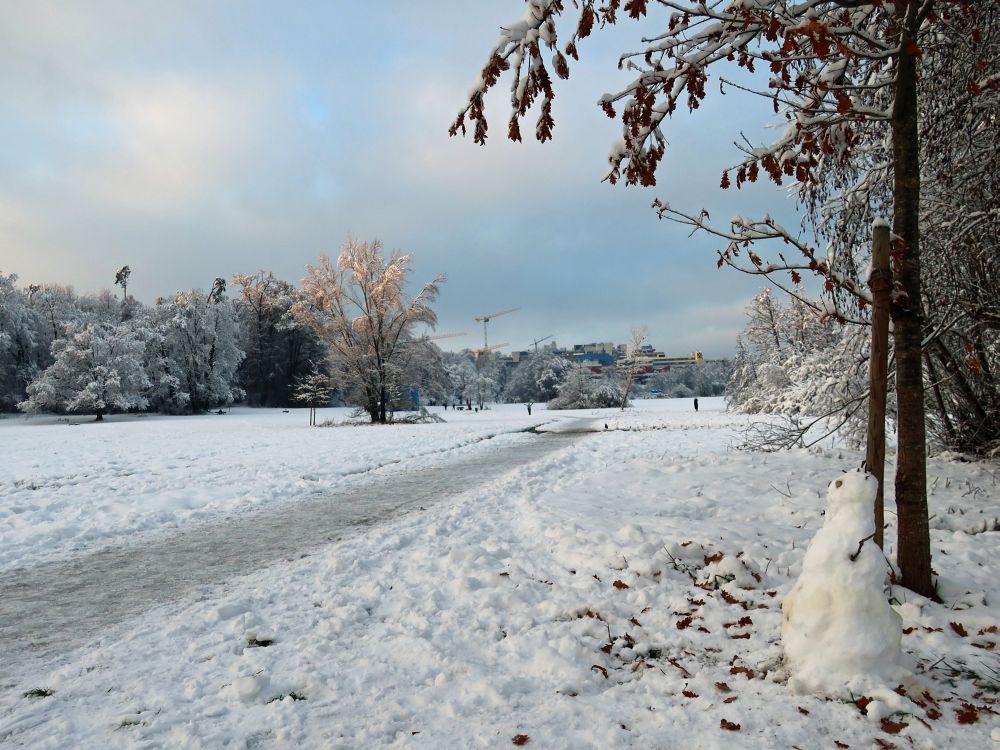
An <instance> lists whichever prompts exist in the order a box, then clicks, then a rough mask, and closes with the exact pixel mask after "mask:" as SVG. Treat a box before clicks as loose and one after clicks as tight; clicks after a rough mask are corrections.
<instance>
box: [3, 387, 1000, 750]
mask: <svg viewBox="0 0 1000 750" xmlns="http://www.w3.org/2000/svg"><path fill="white" fill-rule="evenodd" d="M572 416H574V415H572V414H567V413H558V414H556V413H548V412H544V411H542V412H538V411H536V412H535V415H533V417H532V418H528V416H527V414H526V412H525V411H524V410H523V407H521V408H501V409H497V410H494V411H492V412H488V413H486V414H480V415H476V414H455V415H452V414H451V413H450V412H449V414H448V419H449V420H450V421H449V422H448V424H440V425H421V426H415V427H412V428H410V427H407V428H402V427H392V428H371V427H341V428H332V429H328V430H310V429H308V428H307V427H305V426H304V425H302V422H303V421H304V420H303V419H302V415H301V414H292V415H283V414H281V413H280V412H269V413H259V414H258V413H242V414H236V413H235V412H234V414H233V415H230V416H227V417H199V418H191V419H188V420H171V419H167V418H162V419H149V420H137V421H136V422H130V423H123V424H115V423H111V424H107V425H91V426H84V425H81V426H79V427H72V428H67V427H65V426H62V425H52V426H40V425H37V424H32V423H30V422H29V423H28V424H27V425H25V424H24V423H23V422H16V423H0V445H2V448H3V454H4V455H5V459H7V460H6V461H5V463H4V466H3V469H2V470H3V472H4V475H3V484H2V485H0V487H2V491H0V496H2V498H3V499H2V503H0V504H2V510H0V513H2V514H3V516H2V524H0V528H3V533H4V534H7V533H8V527H9V526H10V524H11V519H13V518H17V519H19V520H18V524H19V526H18V528H17V531H16V533H13V534H11V536H10V537H5V538H4V540H3V541H4V543H5V546H6V544H7V543H11V544H13V545H14V546H15V547H17V551H16V552H14V553H13V554H10V555H9V556H7V557H5V558H4V559H5V560H7V561H8V563H10V562H12V561H17V562H18V563H19V564H22V565H31V564H33V563H34V562H37V561H40V560H42V559H45V558H47V557H48V556H49V555H50V552H49V551H48V550H42V549H39V547H42V546H48V545H53V546H54V547H55V549H56V552H57V553H58V554H61V555H66V554H68V553H70V552H71V551H72V548H73V546H74V545H77V544H81V543H89V544H93V543H98V542H99V543H105V542H112V541H118V540H119V538H120V536H121V535H123V534H126V533H130V532H132V531H135V530H144V533H145V534H146V535H147V536H149V537H150V538H152V537H155V536H156V535H158V534H161V533H176V532H177V530H178V529H177V528H175V527H178V526H179V528H180V529H181V530H183V528H185V527H186V526H190V525H192V524H195V523H198V522H199V521H201V520H203V519H205V518H208V517H216V516H217V515H218V514H221V513H238V512H240V511H241V510H242V509H244V508H250V507H251V505H252V504H255V503H267V502H282V503H286V502H293V501H295V500H296V498H298V497H300V496H301V495H302V494H303V493H311V492H312V491H313V490H314V487H313V485H314V483H315V482H317V481H322V482H325V483H326V485H325V487H324V489H329V490H334V489H337V488H338V487H343V486H344V485H343V483H344V482H345V481H350V482H353V483H355V484H354V485H352V486H362V483H363V482H366V481H375V476H374V475H373V474H368V475H360V474H359V475H355V476H353V477H352V478H351V479H350V480H345V479H344V477H345V476H346V475H347V474H348V473H349V471H350V469H349V467H353V468H354V469H355V470H357V469H363V468H365V467H370V466H375V465H378V464H379V463H382V462H384V461H385V460H399V459H401V460H402V463H400V464H397V465H396V466H395V467H388V468H386V469H382V470H380V471H393V470H396V471H406V470H407V467H408V466H410V462H413V465H418V463H419V462H421V461H429V460H432V458H431V456H433V460H434V461H440V462H446V461H449V460H452V459H453V458H454V457H455V456H456V455H458V454H456V453H453V452H450V451H449V448H454V447H456V446H460V445H464V446H465V447H463V448H457V450H458V452H459V453H462V452H465V453H466V455H468V452H470V451H475V450H480V449H482V445H480V446H479V447H477V446H476V445H473V444H472V443H474V441H476V440H477V439H480V438H482V437H484V436H485V435H487V434H500V433H507V432H510V433H514V434H510V435H508V436H504V437H500V438H496V439H498V440H509V441H511V443H512V444H513V443H514V442H519V441H525V440H539V441H543V440H544V441H553V440H556V441H564V442H565V447H562V448H559V449H558V450H556V451H554V452H550V453H547V454H545V455H543V456H542V457H541V458H540V459H539V460H538V461H536V462H534V463H531V464H528V465H526V466H523V467H521V468H519V469H517V470H515V471H513V472H511V473H509V474H507V475H506V476H505V477H503V478H502V479H500V480H497V481H493V482H491V483H488V484H485V485H480V486H471V487H468V488H466V489H465V491H464V492H459V489H461V488H456V494H455V495H454V496H451V497H448V498H447V499H445V500H443V501H442V502H440V503H438V504H437V505H434V506H430V507H428V508H426V510H424V511H422V512H419V513H411V514H409V515H405V516H402V517H400V518H397V519H395V520H391V521H388V522H386V523H384V524H382V525H379V526H377V527H374V528H368V529H364V530H359V531H358V533H357V534H354V535H351V536H349V537H348V538H346V539H344V540H343V541H341V542H338V543H336V544H332V545H329V546H327V547H324V548H322V549H319V550H312V551H311V552H312V554H310V555H309V556H308V557H305V558H303V559H299V560H295V561H293V562H281V563H278V564H275V565H272V566H271V567H268V568H266V569H263V570H256V571H248V575H247V576H246V577H244V578H239V579H235V580H233V581H230V582H228V583H227V584H226V585H220V586H214V587H203V588H201V589H200V590H198V591H197V592H196V593H195V594H194V595H192V596H190V597H188V598H187V599H185V600H183V601H181V602H179V603H175V604H172V605H169V606H165V607H161V608H159V609H157V610H154V611H151V612H148V613H146V614H144V615H142V616H140V617H138V618H135V619H133V620H130V621H128V622H125V623H122V624H121V625H120V626H117V627H114V628H112V629H110V630H108V631H107V632H106V634H105V635H104V636H102V637H101V638H100V639H99V640H97V641H95V642H94V643H92V644H89V645H87V646H86V647H83V648H80V649H77V650H75V651H73V652H71V653H68V654H66V655H65V656H64V657H63V658H61V659H59V660H58V661H56V662H52V663H45V664H36V665H34V666H32V667H31V669H30V670H28V671H27V672H26V673H24V674H19V675H18V676H17V678H16V683H17V684H16V687H15V688H14V689H10V690H6V691H5V692H4V693H2V694H0V745H10V746H21V747H30V748H64V747H101V748H106V747H107V748H114V747H150V748H152V747H157V748H158V747H164V748H183V747H223V746H229V747H248V748H251V747H280V748H284V747H316V748H328V747H345V748H358V747H383V746H393V747H425V748H452V747H455V748H469V747H510V746H512V745H516V744H520V743H524V744H526V745H527V746H529V747H544V748H553V747H554V748H583V747H595V748H612V747H636V748H653V747H665V748H670V747H684V748H721V747H726V748H762V747H765V748H790V747H799V748H802V749H803V750H805V749H806V748H837V747H841V748H843V747H851V748H871V747H883V748H885V747H898V748H903V747H918V748H952V747H954V748H958V747H968V748H987V747H1000V730H998V729H997V726H998V722H997V713H996V711H997V710H998V708H997V705H996V697H997V696H996V693H995V692H994V691H995V689H996V688H997V687H998V686H1000V660H998V657H997V652H996V649H997V642H998V639H1000V636H998V634H997V627H998V624H1000V607H998V606H997V602H998V601H1000V580H998V576H997V572H998V571H997V568H998V563H997V560H998V559H1000V555H998V553H1000V544H998V541H1000V534H998V533H996V531H995V530H993V529H994V528H995V522H994V519H995V518H996V517H997V516H1000V487H998V483H1000V477H998V471H997V467H996V466H995V465H990V464H981V463H964V462H961V461H958V460H953V459H949V458H947V457H945V458H937V459H933V460H932V461H931V462H930V469H929V473H930V482H931V503H932V512H933V513H934V514H935V516H934V519H933V521H932V527H933V529H934V530H933V531H932V534H933V551H934V555H935V558H934V566H935V569H936V571H938V572H939V573H940V575H941V594H942V597H943V599H944V604H943V605H938V604H932V603H929V602H926V601H925V600H922V599H921V598H919V597H916V596H914V595H913V594H910V593H908V592H906V591H904V590H902V589H898V588H893V590H892V594H893V603H894V608H895V610H896V611H897V612H898V613H899V615H900V616H901V618H902V625H903V639H902V646H903V652H904V660H905V662H906V666H907V667H908V668H909V669H910V670H911V671H912V672H913V673H914V674H915V675H916V678H917V680H918V684H916V685H913V684H911V685H908V686H906V688H905V690H904V692H905V694H900V693H897V692H893V691H892V690H882V691H877V692H873V693H872V694H870V695H865V696H861V695H859V696H855V698H856V699H857V700H856V702H849V701H830V700H823V699H820V698H816V697H812V696H809V695H797V694H793V693H792V692H791V691H790V690H789V688H788V685H787V683H786V677H787V675H786V673H785V670H784V669H783V666H782V663H781V660H780V656H781V644H780V641H779V635H780V631H781V622H782V614H781V602H782V599H783V598H784V596H785V595H786V594H787V593H788V592H789V591H790V590H791V588H792V585H793V583H794V581H795V579H796V577H797V576H798V574H799V573H800V570H801V564H802V558H803V554H804V551H805V547H806V546H807V544H808V543H809V541H810V539H811V537H812V535H813V534H814V533H815V531H816V529H817V528H819V526H820V525H821V524H822V520H823V519H822V516H821V512H822V510H823V508H824V504H825V493H826V487H827V485H828V484H829V482H830V481H831V480H832V479H835V478H836V477H837V476H838V474H839V473H840V472H842V471H845V470H848V469H854V468H856V467H857V466H858V464H859V463H860V460H861V456H860V455H859V454H857V453H856V452H853V451H848V450H842V449H838V448H836V447H828V448H824V449H822V450H814V451H795V452H786V453H779V454H766V455H765V454H752V453H746V452H743V451H739V450H736V449H735V448H734V446H735V445H736V444H738V442H739V432H740V430H741V429H742V427H743V426H744V425H745V424H746V422H747V418H746V417H736V416H731V415H727V414H725V413H723V412H722V411H721V403H720V402H719V401H718V400H709V399H703V400H702V410H701V411H700V412H699V413H697V414H696V413H695V412H694V411H693V410H692V409H691V405H690V401H688V400H684V401H660V402H639V403H638V404H637V406H636V408H635V409H633V410H630V411H629V412H626V414H625V415H619V414H618V413H617V412H613V411H608V412H602V413H596V412H595V413H589V412H588V413H583V414H578V415H575V416H577V417H579V418H580V421H575V422H573V423H572V425H571V427H572V430H571V431H570V433H569V434H566V435H562V436H560V435H524V434H516V433H517V431H518V430H521V429H523V428H525V427H528V426H530V425H534V424H541V423H546V422H551V421H552V420H553V419H560V420H564V419H566V418H567V417H572ZM477 420H479V421H477ZM582 420H587V422H586V423H588V424H589V425H590V427H591V428H592V429H596V430H597V432H595V433H594V434H574V432H573V430H577V429H579V428H580V427H581V426H582V425H583V424H584V423H585V422H584V421H582ZM605 424H607V426H608V428H607V430H605V428H604V425H605ZM566 426H570V423H566V424H565V425H562V427H566ZM107 428H110V429H107ZM75 432H78V433H81V434H82V433H85V432H86V433H87V436H86V437H83V438H77V437H76V436H75V435H74V434H72V433H75ZM65 433H71V434H70V436H69V438H68V440H70V441H71V443H69V444H67V443H65V442H62V441H65V440H66V439H67V438H62V435H64V434H65ZM489 442H490V444H494V441H489ZM52 446H57V447H56V448H53V447H52ZM88 448H89V450H88ZM53 450H62V451H65V452H64V453H62V454H61V458H60V456H56V457H55V459H52V460H50V459H49V456H51V455H52V452H53ZM209 453H211V460H205V459H206V458H207V456H208V455H209ZM11 457H12V458H11ZM130 472H131V473H130ZM377 473H378V472H376V474H377ZM84 474H86V476H83V475H84ZM890 474H891V467H890ZM115 477H119V478H118V479H116V478H115ZM133 477H134V478H133ZM304 477H318V479H308V478H304ZM43 481H47V482H49V484H43V483H42V482H43ZM71 481H75V482H76V484H71ZM15 482H19V484H15ZM24 482H29V483H30V482H37V483H38V486H39V489H37V490H29V491H27V492H31V493H33V494H30V495H29V494H26V491H25V490H23V489H22V487H23V483H24ZM130 482H131V483H132V484H128V483H130ZM123 483H125V484H128V486H129V487H130V488H131V489H129V490H127V491H121V489H120V488H121V487H122V486H124V485H123ZM73 487H76V488H78V489H76V490H73V489H72V488H73ZM12 488H13V491H12ZM888 490H889V492H888V494H889V498H887V500H888V502H889V509H890V511H891V510H892V505H891V486H890V487H889V488H888ZM185 494H190V495H194V496H196V497H198V498H200V500H199V501H198V502H192V504H191V506H192V507H189V508H186V507H185V503H184V502H183V498H184V497H185ZM105 495H108V496H110V497H105ZM53 496H58V499H53ZM78 498H79V504H80V505H82V506H86V501H88V500H89V501H90V502H93V503H99V504H100V506H99V511H97V512H88V509H87V508H86V507H80V508H77V499H78ZM201 500H204V502H202V501H201ZM158 502H159V503H161V504H162V506H164V507H165V508H166V510H165V511H162V512H163V513H164V514H165V515H163V516H160V515H157V513H158V512H160V511H156V512H147V510H146V509H145V506H147V505H154V506H155V505H156V504H157V503H158ZM12 506H15V507H16V508H18V509H19V510H18V511H17V512H15V511H14V510H12ZM74 509H75V510H74ZM90 510H91V511H92V510H93V509H90ZM69 513H73V514H75V518H76V520H75V521H74V522H73V524H74V525H75V526H76V527H77V528H76V531H75V532H74V533H68V531H67V529H68V528H69V526H70V524H69V523H66V522H64V520H63V516H64V515H65V514H69ZM213 514H216V515H214V516H213ZM888 516H889V518H890V519H891V518H892V514H891V512H890V513H889V514H888ZM90 527H93V528H94V529H96V530H95V531H91V529H90ZM984 527H985V528H986V529H988V530H987V531H981V529H983V528H984ZM894 537H895V528H894V527H892V528H890V529H889V530H888V531H887V539H889V540H890V541H891V540H893V539H894ZM31 539H35V540H36V541H29V540H31ZM35 545H38V547H36V546H35ZM3 554H4V555H5V556H6V555H8V552H7V550H4V551H3ZM83 614H84V615H85V614H86V613H83ZM36 689H37V690H38V691H41V692H47V691H53V692H52V694H51V695H48V696H41V695H38V694H37V693H36V694H35V695H34V697H32V695H31V693H30V691H32V690H36ZM26 693H27V694H28V695H25V694H26ZM868 699H872V700H871V701H869V700H868ZM991 734H992V735H993V739H991Z"/></svg>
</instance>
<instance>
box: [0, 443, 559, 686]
mask: <svg viewBox="0 0 1000 750" xmlns="http://www.w3.org/2000/svg"><path fill="white" fill-rule="evenodd" d="M567 439H568V438H566V437H556V436H541V437H528V436H525V438H524V440H523V441H522V442H518V443H516V444H514V445H509V444H508V445H505V446H502V447H496V448H486V449H484V450H482V451H477V452H476V454H474V455H472V456H468V457H463V458H462V459H460V460H458V461H455V462H452V463H449V464H446V465H444V466H437V467H425V468H418V469H412V468H411V469H404V470H402V471H393V472H391V473H387V474H385V475H380V476H376V477H373V481H372V482H371V483H368V484H365V485H364V486H362V487H358V488H354V489H351V490H350V491H346V492H343V493H338V494H333V495H330V496H323V497H314V498H310V499H305V500H302V501H300V502H296V503H287V504H282V505H281V506H280V507H278V508H276V509H260V510H255V511H253V512H252V513H250V514H247V515H244V516H239V517H234V518H230V519H228V520H225V521H223V522H218V523H211V524H206V525H202V526H197V527H194V528H191V529H189V530H185V531H183V532H181V533H178V534H174V535H171V536H168V537H165V538H162V539H159V540H155V541H152V542H144V543H141V544H135V545H127V546H118V547H107V548H104V549H101V550H99V551H97V552H94V553H90V554H85V555H79V556H76V557H72V558H69V559H65V560H57V561H54V562H49V563H43V564H41V565H37V566H34V567H30V568H19V569H14V570H11V571H8V572H5V573H3V574H2V575H0V643H2V644H3V650H4V659H3V661H4V670H3V671H4V675H3V681H4V683H5V684H4V685H3V687H8V686H9V685H11V684H13V682H12V681H13V680H14V678H15V675H16V674H17V673H18V672H19V671H20V670H21V669H22V668H24V667H26V666H27V665H29V664H30V663H31V662H33V661H43V660H46V661H47V660H49V659H52V658H54V657H56V656H58V655H60V654H63V653H65V652H67V651H69V650H71V649H72V648H74V647H76V646H79V645H81V644H82V643H85V642H86V641H88V640H90V639H92V638H94V637H95V636H96V635H97V634H98V633H99V632H100V631H101V630H103V629H105V628H107V627H110V626H112V625H115V624H117V623H120V622H122V621H124V620H126V619H128V618H130V617H133V616H135V615H139V614H141V613H143V612H145V611H146V610H149V609H151V608H153V607H156V606H159V605H163V604H166V603H169V602H172V601H176V600H178V599H180V598H181V597H183V596H184V595H185V594H187V593H189V592H191V591H192V590H193V589H195V588H197V587H199V586H205V585H210V584H217V583H221V582H224V581H226V580H228V579H230V578H233V577H236V576H242V575H247V574H251V573H252V572H253V571H255V570H259V569H261V568H263V567H266V566H267V565H269V564H271V563H274V562H276V561H279V560H283V559H285V560H287V559H293V558H297V557H302V556H305V555H306V554H308V553H310V552H312V551H313V550H315V549H317V548H318V547H321V546H322V545H324V544H327V543H329V542H333V541H338V540H340V539H342V538H344V537H345V536H349V535H350V534H351V533H352V532H356V531H357V530H358V529H359V528H364V527H370V526H372V525H374V524H377V523H379V522H382V521H385V520H388V519H390V518H393V517H395V516H398V515H400V514H402V513H405V512H408V511H412V510H415V509H418V508H422V507H426V506H428V505H430V504H432V503H436V502H439V501H441V500H444V499H447V498H449V497H453V496H456V495H459V494H461V493H463V492H465V491H467V490H468V489H470V488H473V487H475V486H476V485H479V484H482V483H484V482H487V481H490V480H492V479H495V478H497V477H499V476H501V475H503V474H505V473H507V472H509V471H511V470H513V469H515V468H517V467H519V466H522V465H524V464H527V463H530V462H532V461H535V460H537V459H539V458H542V457H543V456H545V455H546V454H548V453H550V452H551V451H553V450H555V449H557V448H562V447H565V446H566V440H567Z"/></svg>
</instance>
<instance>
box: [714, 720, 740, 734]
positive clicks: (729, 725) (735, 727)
mask: <svg viewBox="0 0 1000 750" xmlns="http://www.w3.org/2000/svg"><path fill="white" fill-rule="evenodd" d="M719 726H720V727H721V728H723V729H727V730H729V731H730V732H738V731H740V725H739V724H737V723H736V722H734V721H726V720H725V719H723V720H722V721H720V722H719Z"/></svg>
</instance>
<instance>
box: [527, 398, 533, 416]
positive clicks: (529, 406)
mask: <svg viewBox="0 0 1000 750" xmlns="http://www.w3.org/2000/svg"><path fill="white" fill-rule="evenodd" d="M531 403H532V402H531V401H529V402H528V403H527V404H525V406H527V407H528V416H529V417H530V416H531Z"/></svg>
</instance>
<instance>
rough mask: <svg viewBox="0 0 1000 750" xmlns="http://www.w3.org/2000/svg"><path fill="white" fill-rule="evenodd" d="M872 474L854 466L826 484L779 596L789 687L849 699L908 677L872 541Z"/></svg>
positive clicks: (882, 562)
mask: <svg viewBox="0 0 1000 750" xmlns="http://www.w3.org/2000/svg"><path fill="white" fill-rule="evenodd" d="M877 490H878V481H877V480H876V479H875V478H874V477H873V476H871V475H870V474H868V473H866V472H864V471H862V470H860V469H859V470H858V471H854V472H849V473H847V474H843V475H842V476H840V477H838V478H837V479H835V480H834V481H833V482H831V483H830V486H829V488H828V490H827V505H826V516H825V518H824V521H823V526H822V528H820V529H819V531H817V532H816V535H815V536H814V537H813V539H812V542H810V544H809V548H808V549H807V550H806V554H805V558H804V559H803V561H802V573H801V575H800V576H799V579H798V580H797V581H796V582H795V585H794V586H793V587H792V590H791V592H790V593H789V594H788V596H786V597H785V600H784V602H782V605H781V606H782V611H783V613H784V619H783V622H782V626H781V639H782V641H783V642H784V646H785V657H786V662H787V666H788V669H789V687H790V689H791V690H792V691H793V692H798V693H814V694H818V695H827V696H831V697H844V698H850V697H852V696H857V695H860V694H862V693H863V692H864V691H865V690H866V689H869V688H871V687H872V686H873V685H880V686H889V687H892V686H894V685H897V684H899V683H900V682H907V681H908V679H907V678H908V677H909V676H910V675H909V672H908V671H907V670H905V669H904V668H903V667H902V665H901V662H902V652H901V649H900V641H901V639H902V624H901V619H900V617H899V615H898V614H897V613H896V612H895V611H894V610H893V609H892V607H891V606H889V602H888V601H887V599H886V595H885V586H886V579H887V575H888V572H889V565H888V563H887V562H886V559H885V556H884V555H883V554H882V550H881V549H879V547H878V546H877V545H876V544H875V542H874V541H873V537H874V534H875V519H874V510H873V508H874V502H875V494H876V491H877Z"/></svg>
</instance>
